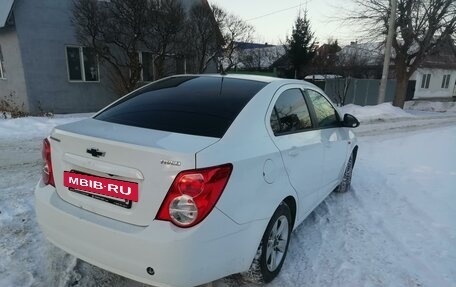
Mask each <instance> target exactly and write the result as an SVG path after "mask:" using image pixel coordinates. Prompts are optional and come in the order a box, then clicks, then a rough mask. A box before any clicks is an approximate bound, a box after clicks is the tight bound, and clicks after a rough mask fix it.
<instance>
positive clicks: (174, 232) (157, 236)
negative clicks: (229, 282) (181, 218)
mask: <svg viewBox="0 0 456 287" xmlns="http://www.w3.org/2000/svg"><path fill="white" fill-rule="evenodd" d="M35 200H36V214H37V219H38V223H39V225H40V227H41V230H42V231H43V232H44V234H45V235H46V237H47V238H48V239H49V240H50V241H51V242H52V243H54V244H55V245H56V246H58V247H60V248H61V249H63V250H65V251H67V252H68V253H70V254H73V255H74V256H76V257H78V258H81V259H82V260H84V261H87V262H89V263H91V264H93V265H96V266H99V267H101V268H103V269H106V270H109V271H111V272H114V273H117V274H120V275H122V276H125V277H128V278H131V279H133V280H136V281H140V282H143V283H147V284H152V285H155V286H175V287H176V286H195V285H200V284H204V283H207V282H210V281H213V280H216V279H218V278H221V277H224V276H227V275H230V274H233V273H238V272H242V271H246V270H247V269H248V268H249V266H250V263H251V262H252V260H253V257H254V255H255V252H256V248H257V246H258V243H259V241H260V239H261V236H262V234H263V232H264V229H265V228H266V224H267V220H265V221H255V222H253V223H249V224H245V225H238V224H236V223H235V222H233V221H232V220H231V219H230V218H228V217H227V216H226V215H224V214H223V213H222V212H221V211H219V210H218V209H217V208H215V209H214V210H213V211H212V212H211V214H210V215H209V216H208V217H207V218H206V219H205V220H204V221H203V222H202V223H200V224H199V225H198V226H196V227H194V228H189V229H180V228H177V227H175V226H174V225H172V224H171V223H169V222H161V221H154V220H153V217H154V216H155V214H151V224H150V225H149V226H147V227H140V226H135V225H131V224H127V223H123V222H119V221H116V220H113V219H110V218H106V217H103V216H100V215H97V214H95V213H92V212H89V211H86V210H84V209H81V208H78V207H76V206H73V205H71V204H69V203H67V202H65V201H63V200H62V199H61V198H60V197H59V196H58V194H57V193H56V192H55V188H53V187H52V186H42V185H41V183H39V184H38V186H37V187H36V190H35ZM147 267H152V268H153V269H154V271H155V274H154V275H149V274H148V273H147V272H146V268H147Z"/></svg>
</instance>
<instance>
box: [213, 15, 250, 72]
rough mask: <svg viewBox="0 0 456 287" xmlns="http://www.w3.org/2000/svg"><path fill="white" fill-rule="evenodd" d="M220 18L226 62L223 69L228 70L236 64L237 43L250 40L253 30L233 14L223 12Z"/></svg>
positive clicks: (224, 59) (224, 60)
mask: <svg viewBox="0 0 456 287" xmlns="http://www.w3.org/2000/svg"><path fill="white" fill-rule="evenodd" d="M219 9H220V8H219ZM222 19H223V20H222V21H220V19H219V21H218V22H219V27H220V28H221V32H222V35H223V40H224V44H225V45H224V47H223V62H224V63H225V64H226V67H225V69H226V70H230V69H232V68H233V67H234V66H235V65H236V60H237V59H238V57H237V53H238V52H239V45H240V44H241V43H249V42H252V39H253V33H254V31H255V30H254V28H253V26H252V25H250V24H248V23H247V22H245V21H244V20H243V19H241V18H240V17H238V16H236V15H234V14H231V13H225V16H224V17H223V18H222Z"/></svg>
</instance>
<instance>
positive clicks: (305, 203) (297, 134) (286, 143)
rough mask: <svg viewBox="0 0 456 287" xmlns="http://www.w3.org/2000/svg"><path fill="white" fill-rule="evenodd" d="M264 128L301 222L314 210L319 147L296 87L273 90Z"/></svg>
mask: <svg viewBox="0 0 456 287" xmlns="http://www.w3.org/2000/svg"><path fill="white" fill-rule="evenodd" d="M266 126H267V128H268V130H269V133H270V136H271V138H272V140H273V142H274V144H275V145H276V146H277V148H278V149H279V150H280V153H281V156H282V159H283V163H284V166H285V168H286V172H287V174H288V178H289V181H290V183H291V185H292V186H293V188H294V189H295V190H296V192H297V194H298V197H299V198H298V201H299V209H298V218H299V219H303V218H304V216H306V215H307V214H308V213H309V212H310V211H311V209H313V208H314V207H315V206H314V205H315V202H316V198H315V197H316V194H317V191H318V190H319V188H320V184H321V173H322V169H323V164H322V161H323V147H322V142H321V136H320V132H319V131H318V130H315V126H314V123H313V121H312V118H311V113H310V111H309V108H308V106H307V103H306V100H305V98H304V94H303V92H302V90H301V89H300V86H298V85H288V86H286V87H282V88H281V89H279V90H278V91H277V93H276V94H275V96H274V99H273V101H272V103H271V105H270V107H269V110H268V113H267V116H266Z"/></svg>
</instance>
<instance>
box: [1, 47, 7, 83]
mask: <svg viewBox="0 0 456 287" xmlns="http://www.w3.org/2000/svg"><path fill="white" fill-rule="evenodd" d="M0 79H6V76H5V66H4V63H3V54H2V46H0Z"/></svg>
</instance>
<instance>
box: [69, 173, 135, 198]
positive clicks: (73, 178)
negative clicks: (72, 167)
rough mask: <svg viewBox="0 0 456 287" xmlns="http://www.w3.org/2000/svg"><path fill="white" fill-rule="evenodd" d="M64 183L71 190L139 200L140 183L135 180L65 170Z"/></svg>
mask: <svg viewBox="0 0 456 287" xmlns="http://www.w3.org/2000/svg"><path fill="white" fill-rule="evenodd" d="M63 185H64V186H66V187H68V188H69V189H70V190H72V189H75V190H79V191H86V192H91V193H96V194H100V195H104V196H109V197H113V198H118V199H123V200H131V201H134V202H138V184H137V183H135V182H129V181H124V180H117V179H111V178H105V177H99V176H93V175H87V174H81V173H75V172H70V171H65V172H63Z"/></svg>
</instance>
